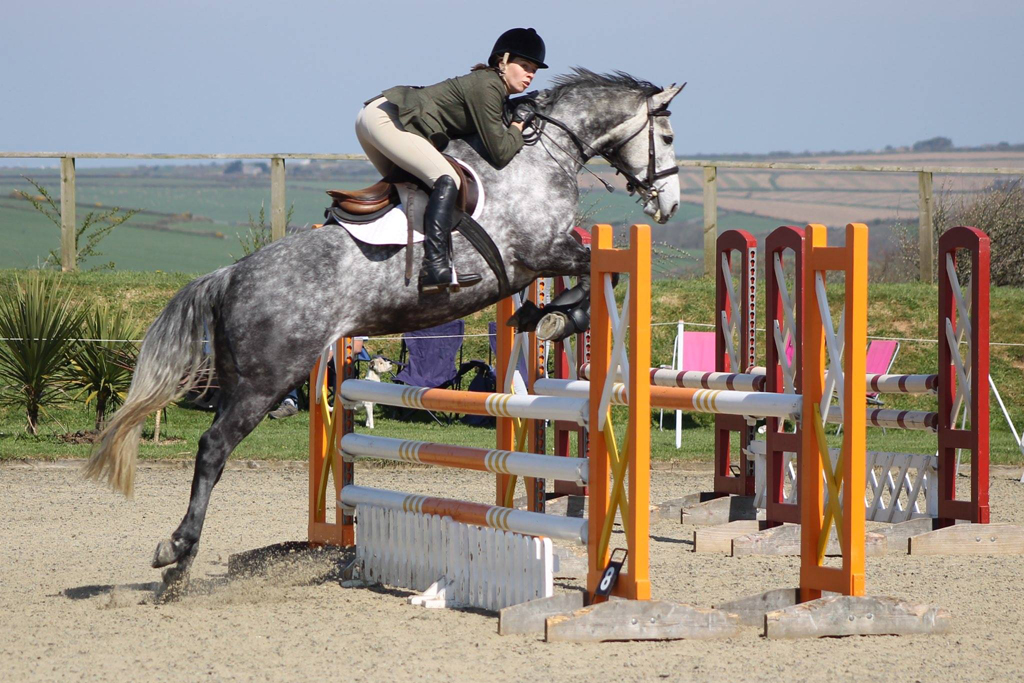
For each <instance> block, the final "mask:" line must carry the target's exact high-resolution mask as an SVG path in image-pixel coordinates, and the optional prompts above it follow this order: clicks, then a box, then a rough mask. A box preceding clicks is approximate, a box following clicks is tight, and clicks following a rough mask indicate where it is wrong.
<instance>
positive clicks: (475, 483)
mask: <svg viewBox="0 0 1024 683" xmlns="http://www.w3.org/2000/svg"><path fill="white" fill-rule="evenodd" d="M79 466H80V463H55V464H51V463H37V464H23V463H16V464H8V465H3V466H0V509H2V510H3V511H4V512H3V519H2V521H0V615H2V619H0V671H2V672H3V674H2V675H0V678H2V680H4V681H36V680H57V679H59V680H62V681H66V680H145V681H150V680H153V681H179V680H182V681H195V680H260V681H262V680H268V681H270V680H274V681H276V680H312V679H314V678H316V679H320V680H325V679H327V680H344V681H380V680H387V681H407V680H417V681H450V680H460V681H461V680H468V681H495V682H496V681H501V682H502V683H504V682H505V681H519V680H524V681H526V680H529V681H537V680H558V681H562V680H564V681H577V680H579V681H583V680H586V681H593V680H600V679H604V680H610V681H618V680H627V681H632V680H655V679H666V680H715V681H745V680H750V681H754V680H757V681H764V680H785V681H802V680H812V681H818V680H821V681H834V680H857V681H859V682H860V681H872V680H885V681H915V680H917V681H931V680H939V679H942V680H955V681H981V680H985V681H992V680H1020V679H1021V678H1024V660H1022V659H1021V652H1022V651H1024V616H1022V613H1024V612H1022V606H1024V581H1022V579H1024V556H1003V557H923V558H917V557H909V556H906V555H898V554H890V555H888V556H886V557H882V558H869V559H868V568H867V582H868V592H869V593H870V594H878V595H892V596H897V597H900V598H903V599H906V600H909V601H912V602H926V603H931V604H935V605H939V606H942V607H945V608H946V609H948V610H949V611H950V613H951V614H952V616H953V619H954V629H953V632H952V633H950V634H949V635H945V636H916V637H892V636H883V637H862V638H846V639H823V640H817V641H790V642H785V641H767V640H765V639H763V638H762V637H761V635H760V633H759V631H758V630H757V629H754V628H748V629H745V630H744V631H743V633H742V635H741V636H740V637H737V638H733V639H728V640H717V641H675V642H664V643H651V642H647V643H603V644H597V645H570V644H547V643H544V642H543V641H542V640H541V639H540V638H537V637H527V636H511V637H499V636H498V635H497V619H496V617H494V616H493V615H488V614H484V613H480V612H470V611H450V610H424V609H422V608H418V607H413V606H410V605H408V604H406V601H405V600H404V599H402V596H403V595H405V594H404V593H403V592H401V591H388V590H382V589H381V590H372V589H365V588H364V589H359V588H342V587H341V585H340V581H339V579H338V577H337V571H336V567H335V566H334V564H333V563H331V562H328V561H326V560H319V561H306V562H302V563H299V564H298V565H293V566H286V567H280V568H278V569H276V570H274V571H271V572H269V573H268V574H267V575H263V576H258V577H256V578H248V579H238V578H233V577H229V576H228V572H227V563H228V557H229V555H231V554H234V553H237V552H241V551H246V550H251V549H255V548H260V547H263V546H267V545H270V544H274V543H279V542H282V541H289V540H302V539H303V538H304V537H305V531H306V522H305V520H306V491H307V478H306V472H305V468H304V467H303V466H301V465H298V464H275V463H254V464H252V465H249V464H247V463H242V464H235V465H232V466H229V469H228V470H227V471H226V472H225V474H224V477H223V479H222V481H221V482H220V485H219V486H218V487H217V489H216V491H215V493H214V497H213V503H212V505H211V509H210V513H209V516H208V518H207V524H206V531H205V534H204V536H203V542H202V547H201V549H200V552H199V556H198V558H197V560H196V563H195V565H194V568H193V582H192V587H191V588H190V590H189V592H188V593H187V594H185V595H184V596H182V597H181V598H179V599H178V600H177V601H174V602H169V603H165V602H160V601H158V600H157V599H156V595H157V594H156V590H157V588H158V586H159V583H158V582H159V574H158V572H157V571H156V570H154V569H150V568H149V566H148V563H149V559H150V556H151V554H152V552H153V549H154V548H155V546H156V543H157V542H158V541H159V540H160V539H162V538H165V537H166V536H167V535H169V533H170V532H171V531H172V530H173V529H174V527H175V526H176V525H177V523H178V521H179V520H180V517H181V515H182V514H183V513H184V509H185V504H186V500H187V497H188V490H189V485H190V480H191V466H190V465H189V464H182V465H180V466H168V465H157V464H143V465H141V466H140V469H139V474H138V478H137V492H136V497H135V499H134V500H124V499H122V498H120V497H119V496H116V495H114V494H113V493H110V492H109V491H107V490H105V489H103V488H101V487H99V486H97V485H95V484H93V483H91V482H86V481H83V480H82V479H81V478H80V477H79V475H78V468H79ZM1014 474H1016V475H1017V476H1019V472H1017V473H1013V472H1011V471H1002V472H995V473H994V474H993V476H992V490H991V495H992V517H993V521H1004V522H1017V523H1024V506H1022V505H1021V501H1022V499H1024V485H1021V484H1018V483H1016V482H1015V481H1014V479H1015V477H1014ZM356 478H357V481H358V482H359V483H362V484H366V485H369V486H382V487H389V488H396V489H401V490H406V491H410V492H418V493H434V494H443V495H446V496H450V497H467V498H471V499H476V500H487V499H488V497H489V494H490V492H491V491H492V486H493V484H492V483H491V482H492V480H491V478H490V477H489V476H485V475H478V474H476V473H469V472H458V473H453V472H452V471H447V470H428V469H419V468H417V469H386V470H381V469H359V470H358V471H357V477H356ZM652 480H653V488H654V490H653V492H652V500H654V501H660V500H667V499H670V498H675V497H679V496H681V495H683V494H685V493H690V492H695V491H700V490H703V489H706V488H707V487H708V486H709V484H710V482H711V477H710V471H709V470H705V469H700V470H697V469H689V470H684V469H678V468H672V469H658V470H657V471H655V472H654V476H653V477H652ZM692 537H693V527H689V526H681V525H680V524H678V523H673V522H669V521H657V522H654V523H652V526H651V570H652V577H651V578H652V584H653V589H654V594H655V597H657V598H665V599H670V600H676V601H681V602H691V603H694V604H698V605H710V604H715V603H720V602H723V601H726V600H730V599H734V598H739V597H743V596H746V595H750V594H753V593H757V592H760V591H763V590H767V589H771V588H782V587H788V586H793V585H796V582H797V559H796V558H757V557H745V558H731V557H726V556H718V555H706V554H699V555H698V554H695V553H693V552H692ZM567 583H569V584H571V583H572V582H571V581H570V582H562V584H563V585H565V584H567Z"/></svg>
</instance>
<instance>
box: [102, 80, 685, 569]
mask: <svg viewBox="0 0 1024 683" xmlns="http://www.w3.org/2000/svg"><path fill="white" fill-rule="evenodd" d="M681 89H682V86H679V87H675V86H672V87H669V88H666V89H661V88H658V87H656V86H654V85H652V84H650V83H648V82H645V81H638V80H636V79H634V78H632V77H630V76H628V75H626V74H622V73H616V74H613V75H598V74H595V73H592V72H590V71H586V70H583V69H576V70H575V72H574V73H573V74H570V75H566V76H562V77H559V78H557V79H556V80H555V85H554V87H553V88H551V89H550V90H546V91H542V92H540V93H537V94H536V95H535V102H536V111H537V112H538V113H539V116H538V119H540V121H543V123H540V122H538V125H542V126H543V134H542V135H541V136H540V139H539V140H538V141H537V142H536V144H533V145H529V146H526V147H524V148H523V150H522V151H521V152H520V153H519V154H518V155H517V156H516V157H515V158H514V159H513V161H512V162H511V163H510V164H509V165H508V166H506V167H505V168H504V169H502V170H500V171H499V170H496V169H494V168H493V167H492V166H491V165H490V164H489V163H488V162H487V161H485V160H484V159H483V158H481V154H480V152H481V145H480V142H479V140H478V139H476V138H468V139H466V140H456V141H453V142H452V143H451V145H449V147H448V149H447V150H446V152H447V153H449V154H451V155H452V156H454V157H457V158H459V159H461V160H464V161H466V162H468V163H469V164H470V165H471V166H472V167H473V168H474V169H475V170H476V171H477V173H478V174H479V176H480V179H481V182H482V184H483V186H484V191H485V194H486V198H487V200H486V206H485V207H484V211H483V213H482V214H481V215H480V216H479V217H478V222H479V223H480V224H481V225H482V226H483V227H484V228H485V229H486V230H487V232H488V233H489V234H490V236H491V237H492V238H493V240H494V242H495V243H496V245H497V246H498V248H499V250H500V252H501V255H502V258H503V260H504V262H505V266H506V268H507V272H508V279H509V282H510V283H511V286H512V289H513V290H516V291H518V290H520V289H522V288H524V287H526V286H527V285H529V284H530V283H531V282H533V280H535V279H536V278H538V277H552V276H558V275H588V274H589V268H590V252H589V251H588V250H587V249H586V248H584V247H582V246H581V245H580V244H578V243H577V241H576V240H575V239H574V238H573V237H572V236H571V234H570V232H571V229H572V227H573V220H574V218H575V216H576V210H577V206H578V201H579V187H578V183H577V178H576V175H577V173H578V172H579V171H580V168H581V166H582V164H583V163H584V162H585V161H586V159H588V158H590V157H591V156H595V155H597V154H600V155H602V156H605V157H606V158H608V159H609V160H610V161H611V162H612V163H613V164H614V165H615V167H616V168H618V169H619V170H620V171H621V172H623V173H624V174H625V175H626V177H627V179H629V178H632V181H636V182H638V183H639V184H640V185H641V186H642V188H641V197H642V199H644V200H645V203H644V212H645V213H647V214H649V215H651V216H654V217H655V219H656V220H658V221H659V222H661V223H664V222H666V221H667V220H668V219H669V218H670V217H671V216H672V214H673V213H674V212H675V210H676V208H677V207H678V204H679V176H678V175H676V174H675V172H676V171H677V167H676V160H675V153H674V151H673V147H672V128H671V126H670V124H669V122H668V118H667V106H668V104H669V102H670V101H671V100H672V98H673V97H675V96H676V94H677V93H678V92H679V91H680V90H681ZM656 169H659V170H658V172H655V170H656ZM632 181H631V182H632ZM634 185H635V183H634ZM652 190H653V191H652ZM453 238H454V253H455V254H456V255H457V258H456V263H457V265H458V267H459V268H460V269H461V270H463V271H464V272H476V273H480V274H482V275H483V278H484V279H483V282H481V283H480V284H479V285H477V286H475V287H471V288H464V289H461V290H460V291H457V292H454V293H441V294H430V295H421V294H420V293H419V292H418V291H417V286H416V282H417V279H416V277H415V276H416V273H414V274H413V277H412V279H411V281H410V282H408V283H407V282H406V279H405V255H404V254H403V253H402V249H403V247H395V246H372V245H367V244H364V243H360V242H357V241H356V240H354V239H353V238H352V237H351V236H350V235H349V234H348V233H347V232H346V231H345V230H344V229H342V228H341V227H337V226H333V227H329V228H324V229H320V230H311V231H308V232H301V233H298V234H293V235H290V236H289V237H286V238H284V239H282V240H279V241H277V242H274V243H273V244H270V245H267V246H266V247H264V248H262V249H260V250H259V251H257V252H256V253H254V254H251V255H250V256H248V257H246V258H244V259H242V260H241V261H239V262H238V263H235V264H234V265H231V266H226V267H224V268H220V269H219V270H216V271H214V272H212V273H210V274H208V275H204V276H202V277H199V278H197V279H195V280H193V281H192V282H190V283H189V284H187V285H185V287H183V288H182V289H181V291H179V292H178V293H177V294H175V295H174V297H173V298H172V299H171V301H170V303H169V304H168V305H167V307H166V308H165V309H164V310H163V312H162V313H161V314H160V315H159V317H157V319H156V321H155V322H154V323H153V324H152V325H151V326H150V328H149V330H148V331H147V333H146V337H145V339H144V341H143V343H142V348H141V350H140V352H139V357H138V362H137V365H136V367H135V375H134V377H133V379H132V384H131V389H130V390H129V393H128V397H127V399H126V400H125V402H124V405H123V406H122V407H121V409H120V410H119V411H118V412H117V413H116V414H115V415H114V416H113V417H112V418H111V420H110V422H109V424H108V425H107V427H106V428H105V429H104V430H103V433H102V435H101V440H100V442H99V445H98V446H97V448H96V451H95V452H94V454H93V456H92V458H91V459H90V461H89V463H88V465H87V466H86V471H85V473H86V476H88V477H91V478H96V479H99V478H102V477H105V478H106V479H107V481H108V482H109V483H110V485H111V486H112V487H113V488H114V489H116V490H118V491H121V492H122V493H124V494H126V495H130V494H131V493H132V490H133V484H134V475H135V460H136V457H137V453H138V441H139V438H140V435H141V432H142V425H143V422H144V420H145V418H146V416H147V415H149V414H150V413H152V412H154V411H156V410H160V409H161V408H163V407H164V406H165V405H167V404H168V403H170V402H171V401H172V400H175V399H176V398H178V397H180V396H181V395H182V394H183V393H184V392H185V391H186V390H188V389H190V388H192V387H193V386H195V385H196V384H197V383H200V382H201V379H200V378H201V377H202V376H203V374H204V370H205V367H207V365H208V364H209V363H210V362H212V364H213V368H214V369H215V373H216V377H217V380H218V384H219V386H220V403H219V406H218V408H217V413H216V416H215V417H214V420H213V424H212V425H211V426H210V428H209V429H208V430H207V431H206V433H204V434H203V436H202V437H201V438H200V439H199V451H198V453H197V455H196V465H195V473H194V476H193V479H192V492H191V497H190V500H189V505H188V511H187V513H186V514H185V517H184V519H183V520H182V521H181V524H180V525H179V526H178V528H177V529H176V530H175V531H174V533H173V534H172V535H171V537H170V538H169V539H167V540H164V541H161V542H160V543H159V545H158V546H157V549H156V554H155V555H154V557H153V566H154V567H164V566H167V565H170V564H172V563H177V565H176V567H173V568H171V569H168V570H166V571H165V573H164V581H165V582H166V583H171V582H173V581H176V580H178V579H181V578H183V577H185V576H186V575H187V571H188V567H189V566H190V565H191V563H192V560H193V559H194V557H195V553H196V550H197V547H198V542H199V536H200V533H201V532H202V527H203V520H204V518H205V516H206V510H207V505H208V503H209V500H210V493H211V491H212V490H213V487H214V486H215V485H216V483H217V481H218V480H219V479H220V476H221V472H222V471H223V469H224V464H225V462H226V461H227V458H228V455H230V454H231V451H232V450H234V448H235V447H236V446H237V445H238V444H239V442H240V441H241V440H242V439H244V438H245V436H246V435H247V434H248V433H249V432H251V431H252V430H253V429H254V428H255V427H256V425H257V424H259V423H260V421H261V420H262V419H263V418H264V416H265V415H266V414H267V412H268V411H269V410H270V409H271V408H273V407H274V406H275V405H276V404H277V403H278V402H279V401H281V399H282V398H283V397H284V395H285V394H286V393H287V392H288V391H289V390H290V389H291V388H293V387H295V386H297V385H299V384H300V383H301V382H302V381H303V380H304V379H305V378H306V377H307V376H308V374H309V371H310V368H311V367H312V365H313V363H314V361H315V360H316V359H317V358H318V357H319V355H320V353H321V351H323V349H324V348H325V347H326V346H327V345H328V344H329V343H331V342H332V341H333V340H335V339H337V338H338V337H341V336H353V335H386V334H396V333H401V332H409V331H412V330H416V329H422V328H425V327H431V326H433V325H439V324H441V323H445V322H448V321H450V320H454V319H456V318H461V317H464V316H466V315H469V314H471V313H474V312H476V311H479V310H481V309H484V308H486V307H488V306H491V305H493V304H495V303H496V302H497V301H498V299H499V296H500V295H499V287H498V282H497V278H496V277H495V276H494V273H493V272H492V271H491V270H489V269H488V267H487V265H486V264H485V262H484V260H483V258H482V257H481V256H480V255H479V254H478V253H477V252H476V251H475V250H473V249H472V248H471V247H470V245H469V244H468V243H467V242H466V241H465V239H464V238H463V237H462V236H461V235H460V234H458V233H455V234H454V236H453ZM420 249H421V247H419V246H418V245H417V247H416V250H417V253H416V254H415V257H414V259H413V260H414V262H415V263H416V264H419V263H420V253H418V252H419V251H420ZM207 338H210V339H212V344H211V345H210V348H212V351H213V353H212V354H210V355H211V356H212V358H211V357H209V356H204V353H203V346H204V344H203V340H204V339H207Z"/></svg>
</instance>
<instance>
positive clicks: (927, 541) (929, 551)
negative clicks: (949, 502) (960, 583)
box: [907, 524, 1024, 555]
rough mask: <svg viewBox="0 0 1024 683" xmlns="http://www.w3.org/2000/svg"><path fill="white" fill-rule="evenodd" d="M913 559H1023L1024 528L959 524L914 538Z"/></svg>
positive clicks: (910, 543) (910, 544) (910, 546)
mask: <svg viewBox="0 0 1024 683" xmlns="http://www.w3.org/2000/svg"><path fill="white" fill-rule="evenodd" d="M907 552H908V553H909V554H911V555H1020V554H1024V527H1020V526H1017V525H1015V524H957V525H956V526H949V527H946V528H945V529H936V530H935V531H929V532H928V533H926V534H921V535H919V536H913V537H912V538H910V539H909V541H907Z"/></svg>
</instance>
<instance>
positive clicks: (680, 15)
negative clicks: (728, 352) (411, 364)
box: [0, 0, 1024, 165]
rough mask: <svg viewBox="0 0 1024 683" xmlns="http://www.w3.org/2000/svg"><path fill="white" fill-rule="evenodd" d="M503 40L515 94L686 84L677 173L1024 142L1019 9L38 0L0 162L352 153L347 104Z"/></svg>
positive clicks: (898, 1)
mask: <svg viewBox="0 0 1024 683" xmlns="http://www.w3.org/2000/svg"><path fill="white" fill-rule="evenodd" d="M514 26H531V27H534V28H536V29H537V31H538V32H539V33H540V35H541V36H543V38H544V39H545V41H546V43H547V54H548V57H547V63H548V64H549V65H550V67H551V68H550V69H548V70H546V71H541V72H540V75H539V76H538V78H537V79H536V80H535V81H534V87H539V88H543V87H545V85H546V84H548V83H550V79H551V77H552V76H554V75H556V74H561V73H566V72H567V71H569V69H570V68H571V67H572V66H576V65H579V66H584V67H587V68H589V69H591V70H594V71H599V72H608V71H613V70H622V71H626V72H628V73H630V74H632V75H634V76H636V77H638V78H642V79H645V80H649V81H652V82H654V83H656V84H658V85H668V84H670V83H673V82H683V81H685V82H687V83H688V85H687V86H686V89H685V90H684V92H683V93H682V94H681V95H680V96H679V97H677V98H676V100H675V101H674V102H673V104H672V111H673V115H672V119H671V120H672V124H673V127H674V129H675V133H676V152H677V154H678V155H679V156H680V157H684V158H693V157H695V156H696V155H698V154H701V155H702V156H703V157H705V158H706V157H707V156H709V155H712V154H732V153H744V152H746V153H759V154H766V153H770V152H772V151H790V152H801V151H804V150H811V151H825V150H872V149H881V148H882V147H884V146H886V145H893V146H901V145H909V144H913V143H914V142H916V141H918V140H923V139H927V138H930V137H934V136H937V135H942V136H946V137H949V138H951V139H952V140H953V142H954V143H955V144H957V145H960V146H973V145H981V144H987V143H998V142H1001V141H1006V142H1010V143H1022V142H1024V88H1022V87H1021V79H1022V69H1024V40H1021V35H1022V34H1024V2H1021V0H991V1H986V0H974V2H970V3H968V2H963V0H930V1H927V2H925V1H920V0H887V1H885V2H879V1H877V0H860V1H858V2H847V1H844V2H834V1H832V0H816V1H811V0H793V1H787V0H776V1H775V2H767V1H759V2H751V1H748V0H729V1H722V0H719V1H716V2H715V1H706V0H690V1H680V0H657V1H651V2H644V1H643V0H626V1H622V0H619V1H618V2H607V1H605V0H589V1H586V2H583V1H573V2H561V1H559V0H549V1H548V2H520V3H512V2H490V3H484V2H458V1H455V0H428V1H423V2H406V1H405V0H398V1H392V2H374V1H371V2H367V1H366V0H360V1H358V2H354V1H349V0H334V1H333V2H328V1H319V0H288V1H282V0H246V1H245V2H233V1H232V2H218V1H217V0H204V1H203V2H193V1H191V0H187V1H182V0H162V1H160V2H155V1H153V0H132V1H124V0H89V1H88V2H81V0H78V1H76V2H69V1H62V2H56V1H52V0H51V1H47V0H40V1H33V2H12V3H6V4H5V6H4V7H3V9H2V11H0V152H3V151H72V152H136V153H153V152H168V153H264V152H267V153H281V152H293V153H311V152H316V153H353V152H356V153H358V152H360V151H361V150H360V149H359V144H358V142H357V141H356V138H355V134H354V132H353V123H354V119H355V115H356V113H357V112H358V110H359V108H360V106H361V105H362V102H363V101H365V100H366V99H368V98H370V97H372V96H374V95H376V94H378V93H379V92H380V91H381V90H383V89H385V88H387V87H390V86H392V85H398V84H403V85H428V84H431V83H435V82H437V81H440V80H443V79H445V78H449V77H452V76H456V75H460V74H463V73H465V72H467V71H468V69H469V67H470V66H472V65H473V64H474V63H476V62H478V61H483V60H485V59H486V57H487V56H488V54H489V51H490V48H491V46H492V44H493V42H494V40H495V38H496V37H497V36H498V35H499V34H500V33H501V32H502V31H504V30H505V29H507V28H511V27H514ZM11 163H12V162H11V161H10V160H7V161H6V162H5V161H4V160H2V159H0V164H3V165H11ZM17 163H19V164H21V163H24V162H21V161H18V162H17Z"/></svg>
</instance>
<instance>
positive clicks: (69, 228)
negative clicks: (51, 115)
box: [60, 157, 78, 272]
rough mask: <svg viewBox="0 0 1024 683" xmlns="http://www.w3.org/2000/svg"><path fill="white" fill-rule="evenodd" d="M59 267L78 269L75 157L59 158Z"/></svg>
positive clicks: (65, 269)
mask: <svg viewBox="0 0 1024 683" xmlns="http://www.w3.org/2000/svg"><path fill="white" fill-rule="evenodd" d="M60 269H61V270H62V271H64V272H68V271H73V270H77V269H78V248H77V245H76V244H75V159H74V157H61V158H60Z"/></svg>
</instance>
